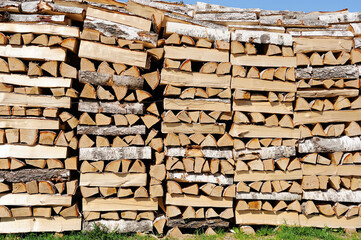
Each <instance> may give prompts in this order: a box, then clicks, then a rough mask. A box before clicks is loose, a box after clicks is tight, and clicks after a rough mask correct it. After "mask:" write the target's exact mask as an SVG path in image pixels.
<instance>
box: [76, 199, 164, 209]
mask: <svg viewBox="0 0 361 240" xmlns="http://www.w3.org/2000/svg"><path fill="white" fill-rule="evenodd" d="M131 210H135V211H156V210H158V199H155V198H137V199H136V198H107V199H104V198H83V211H88V212H90V211H102V212H108V211H131Z"/></svg>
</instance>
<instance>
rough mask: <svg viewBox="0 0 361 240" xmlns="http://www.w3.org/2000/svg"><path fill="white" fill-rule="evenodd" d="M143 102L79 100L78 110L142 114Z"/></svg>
mask: <svg viewBox="0 0 361 240" xmlns="http://www.w3.org/2000/svg"><path fill="white" fill-rule="evenodd" d="M143 108H144V105H143V103H120V102H118V101H117V102H101V101H99V102H91V101H84V100H80V102H79V107H78V110H79V111H80V112H88V113H119V114H143V110H144V109H143Z"/></svg>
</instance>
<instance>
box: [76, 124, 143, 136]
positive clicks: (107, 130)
mask: <svg viewBox="0 0 361 240" xmlns="http://www.w3.org/2000/svg"><path fill="white" fill-rule="evenodd" d="M77 130H78V134H87V135H97V136H101V135H103V136H120V135H136V134H140V135H144V134H145V126H144V125H139V126H131V127H116V126H107V127H98V126H78V127H77Z"/></svg>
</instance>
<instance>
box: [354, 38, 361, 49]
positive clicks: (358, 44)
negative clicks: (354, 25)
mask: <svg viewBox="0 0 361 240" xmlns="http://www.w3.org/2000/svg"><path fill="white" fill-rule="evenodd" d="M354 44H355V48H361V38H354Z"/></svg>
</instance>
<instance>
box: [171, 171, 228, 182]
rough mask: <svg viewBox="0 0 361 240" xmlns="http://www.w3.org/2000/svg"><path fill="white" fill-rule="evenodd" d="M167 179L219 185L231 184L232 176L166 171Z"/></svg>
mask: <svg viewBox="0 0 361 240" xmlns="http://www.w3.org/2000/svg"><path fill="white" fill-rule="evenodd" d="M167 179H168V180H175V181H177V182H189V183H215V184H219V185H232V184H233V177H226V176H225V175H223V174H219V173H218V174H206V173H203V174H197V173H185V172H168V173H167Z"/></svg>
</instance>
